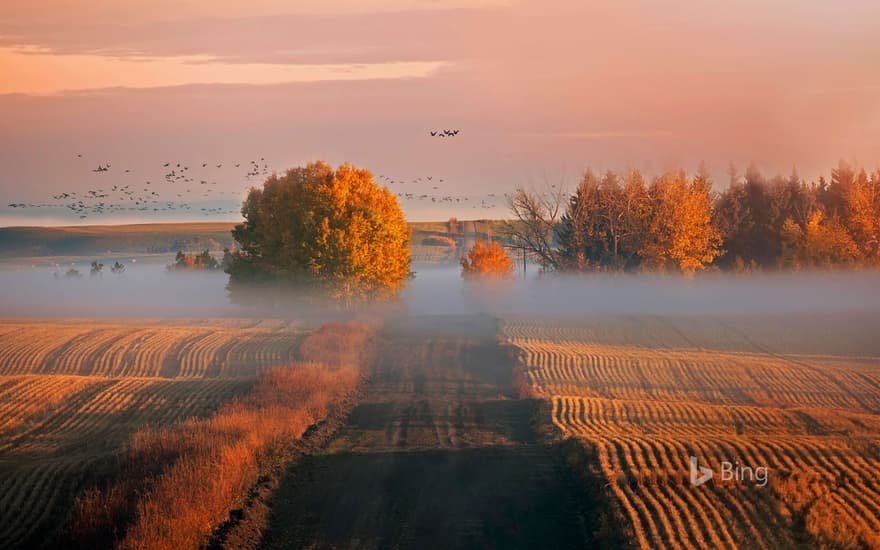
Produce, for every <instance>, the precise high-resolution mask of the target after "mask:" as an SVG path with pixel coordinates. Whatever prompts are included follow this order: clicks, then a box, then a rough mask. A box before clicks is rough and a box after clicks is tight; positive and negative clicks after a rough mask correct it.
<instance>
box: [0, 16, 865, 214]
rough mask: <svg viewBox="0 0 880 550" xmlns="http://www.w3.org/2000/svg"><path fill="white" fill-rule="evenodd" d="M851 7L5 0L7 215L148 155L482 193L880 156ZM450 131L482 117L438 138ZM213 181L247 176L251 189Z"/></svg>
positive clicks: (806, 168)
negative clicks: (595, 177) (259, 161)
mask: <svg viewBox="0 0 880 550" xmlns="http://www.w3.org/2000/svg"><path fill="white" fill-rule="evenodd" d="M291 5H293V6H294V7H291ZM843 6H844V3H830V2H825V1H821V0H801V1H795V0H763V1H758V0H746V1H742V2H735V3H730V2H721V1H717V0H711V1H707V2H692V1H685V0H669V1H664V2H654V1H648V0H643V1H636V0H623V1H617V2H612V1H601V2H589V3H588V2H581V1H575V0H571V1H562V0H549V1H537V0H535V1H519V2H517V1H503V0H496V1H486V2H468V1H464V0H455V1H445V0H425V1H419V0H380V1H368V0H366V1H365V0H357V1H355V0H343V1H336V2H332V1H328V2H324V1H317V0H314V1H311V0H309V1H304V2H293V3H292V2H287V1H282V0H253V1H250V2H247V3H242V2H238V1H233V0H221V1H215V2H196V1H194V0H187V1H182V2H181V1H179V0H158V1H154V2H141V1H134V0H115V1H114V0H100V1H99V0H81V1H77V2H74V1H70V0H64V1H61V0H50V1H48V2H41V3H35V2H31V1H24V0H6V1H5V2H3V4H2V6H0V74H2V75H3V78H2V79H0V166H2V168H0V198H2V205H3V206H0V224H2V223H4V219H7V218H4V216H7V215H8V214H9V212H8V209H7V210H5V209H3V208H4V207H5V205H6V204H7V203H9V202H19V201H21V202H25V201H39V200H42V199H46V198H49V197H50V196H51V195H52V194H55V193H58V192H61V191H63V190H69V189H82V190H85V189H89V188H91V187H92V186H94V185H95V180H94V178H95V175H94V174H93V173H92V172H91V170H90V169H91V168H93V166H92V165H96V164H98V163H100V162H113V163H114V164H115V165H116V166H122V165H125V166H127V167H130V169H131V170H132V172H131V174H132V175H128V176H125V177H123V176H121V175H118V174H114V175H112V176H111V177H112V178H116V179H114V180H113V181H114V183H115V182H118V183H120V184H123V183H124V182H127V181H128V180H127V179H125V178H130V179H131V178H135V177H137V178H142V179H144V178H145V179H149V178H151V177H152V178H157V177H158V178H160V177H161V171H157V165H158V166H161V163H163V162H166V161H168V160H169V159H179V160H182V161H184V162H187V163H197V162H199V160H201V159H211V161H212V162H214V161H215V160H216V161H217V162H219V161H221V160H222V159H229V160H230V161H231V160H232V159H233V158H235V159H239V160H242V159H246V158H248V157H251V156H258V157H264V158H267V159H269V161H271V165H272V167H273V168H277V169H281V168H284V167H287V166H292V165H296V164H299V163H303V162H306V161H308V160H310V159H314V158H324V159H327V160H329V161H330V162H332V163H339V162H342V161H351V162H354V163H357V164H360V165H364V166H366V167H368V168H371V169H372V170H373V171H374V172H375V173H377V174H378V173H384V174H388V175H390V176H391V177H393V178H397V179H404V178H406V179H414V178H416V177H420V176H424V175H429V174H431V175H435V176H436V177H437V178H438V179H439V178H443V179H444V180H445V181H444V188H443V189H441V191H446V192H448V193H450V194H466V193H467V194H472V195H480V194H485V195H488V194H489V193H493V194H494V193H500V192H504V191H508V190H511V189H512V188H514V187H516V186H517V185H523V184H527V183H528V182H529V181H536V180H542V179H554V180H557V179H562V178H565V179H566V180H567V181H568V182H569V183H573V182H574V180H575V179H576V176H577V174H578V173H579V172H580V171H581V170H583V169H584V168H586V167H588V166H590V167H593V168H595V169H599V170H601V169H605V168H625V167H639V168H643V169H645V170H647V171H649V172H656V171H658V170H662V169H664V168H667V167H671V166H676V165H683V166H684V167H686V168H689V169H693V168H695V167H696V166H697V165H698V164H699V163H700V162H701V161H703V162H705V163H706V164H707V165H708V166H709V168H710V170H711V171H712V172H713V173H715V174H717V179H719V180H720V179H722V178H723V173H724V172H725V171H726V168H727V165H728V163H729V162H735V163H737V164H739V165H740V166H743V167H744V166H745V164H747V163H748V162H750V161H754V162H756V163H758V165H759V166H761V167H763V168H764V169H765V171H767V172H775V171H781V172H785V173H788V172H789V171H790V170H791V167H792V166H795V165H796V166H797V167H798V169H799V171H800V172H801V173H802V174H805V175H808V176H811V177H815V176H817V175H818V174H819V173H820V172H822V171H824V172H827V171H828V169H829V168H830V166H831V165H832V164H834V163H836V160H837V159H838V158H840V157H845V158H848V159H851V160H853V161H855V162H857V163H861V164H864V165H866V166H867V167H868V168H876V167H878V165H880V138H878V136H880V71H877V67H880V39H878V34H877V32H876V30H877V28H880V3H878V2H874V1H870V0H851V1H848V2H846V3H845V7H843ZM436 127H440V128H445V127H450V128H452V127H455V128H461V134H460V135H459V136H457V137H456V138H455V139H454V140H450V141H448V142H439V141H438V140H436V139H434V140H432V139H430V138H429V137H428V136H427V131H428V130H429V129H432V128H436ZM76 154H83V155H84V158H86V159H88V160H87V161H80V160H79V159H77V157H76ZM133 174H136V176H134V175H133ZM101 177H103V175H102V176H101ZM213 177H216V178H217V179H218V184H219V185H220V186H221V187H223V189H225V190H228V191H230V192H232V191H235V190H239V191H240V190H242V189H243V188H244V187H245V186H246V185H247V183H248V182H247V181H245V180H244V179H243V178H242V177H241V175H240V174H232V173H218V174H214V175H213ZM107 179H108V178H105V181H106V180H107ZM250 183H254V182H250ZM392 187H394V186H392ZM393 190H394V191H396V192H397V191H409V192H415V193H434V191H432V190H431V189H430V188H427V189H419V188H418V187H417V186H416V185H410V187H409V188H406V187H400V188H393ZM230 200H232V199H230ZM405 206H407V205H405ZM407 208H408V209H410V210H411V211H412V215H413V216H414V217H445V216H448V215H451V214H456V215H458V216H459V217H476V216H477V211H468V210H464V211H456V210H455V208H456V207H455V206H451V207H450V206H449V205H445V206H444V207H443V208H441V207H439V206H438V205H436V204H421V205H418V207H417V205H416V204H412V205H410V206H408V207H407ZM499 213H500V210H499ZM479 215H480V216H484V215H487V214H486V213H480V214H479ZM92 221H93V222H95V221H96V220H92Z"/></svg>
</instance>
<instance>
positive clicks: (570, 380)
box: [505, 319, 880, 548]
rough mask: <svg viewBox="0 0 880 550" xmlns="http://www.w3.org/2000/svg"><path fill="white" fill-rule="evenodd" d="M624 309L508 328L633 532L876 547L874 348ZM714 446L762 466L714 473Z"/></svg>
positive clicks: (678, 539) (670, 542) (878, 397)
mask: <svg viewBox="0 0 880 550" xmlns="http://www.w3.org/2000/svg"><path fill="white" fill-rule="evenodd" d="M630 323H631V324H630V326H629V328H627V327H626V324H625V322H624V321H621V322H619V323H618V324H617V325H615V324H614V323H610V324H609V326H606V327H601V326H597V325H592V326H587V327H584V326H580V327H578V326H575V325H573V324H566V323H562V322H558V324H557V326H553V323H552V321H548V320H544V321H542V322H538V323H535V324H534V325H532V326H529V323H528V322H527V321H525V320H522V319H520V320H517V321H515V322H513V323H511V324H509V325H508V327H507V328H506V329H505V332H506V334H507V336H508V338H509V341H510V342H511V343H513V344H515V345H516V346H517V347H519V348H520V350H521V361H520V365H519V369H520V371H521V374H520V376H521V377H522V378H523V379H524V380H525V381H527V382H528V384H529V385H530V386H531V391H532V392H533V393H534V394H535V395H538V396H541V397H543V398H545V399H548V400H549V401H550V402H551V404H552V421H553V424H554V425H555V426H556V427H557V428H558V429H559V431H560V432H562V434H563V435H564V436H567V437H574V438H577V439H579V440H581V441H583V442H584V444H585V445H588V446H589V447H591V448H593V449H595V450H596V453H597V456H598V460H599V463H600V466H601V472H602V475H604V477H605V478H606V482H607V489H608V491H609V492H610V494H611V495H612V496H613V498H614V500H615V501H616V502H617V503H618V505H619V509H620V510H622V512H623V514H624V515H625V516H626V521H627V523H628V525H629V532H630V536H631V538H632V540H633V542H634V543H635V544H636V545H638V546H640V547H642V548H656V547H669V548H705V547H712V548H737V547H743V546H748V547H756V548H779V547H786V548H787V547H795V546H799V545H800V546H806V547H817V548H880V536H878V533H880V504H878V503H880V460H878V459H880V456H878V447H877V445H876V444H875V443H874V444H872V442H876V441H877V440H878V437H880V371H878V369H877V365H878V364H880V360H878V358H876V357H871V356H865V355H864V354H863V352H862V350H861V349H848V350H846V352H847V353H848V354H850V355H844V356H832V355H819V354H813V355H797V354H791V353H784V354H783V353H775V352H772V351H770V350H769V349H766V348H765V347H763V346H758V345H754V344H753V343H750V342H753V341H754V339H753V338H752V337H750V336H749V335H744V334H739V335H737V334H736V333H733V335H732V336H731V333H728V332H726V331H725V330H723V328H724V327H718V326H713V322H712V321H711V320H704V321H703V325H701V326H699V330H694V331H678V330H674V328H675V327H673V328H672V329H671V328H670V323H668V322H663V320H657V319H633V320H631V321H630ZM652 326H653V327H656V329H657V330H656V331H654V332H650V330H649V331H646V327H652ZM694 326H695V327H696V326H697V325H696V322H695V325H694ZM694 335H695V336H694ZM692 336H693V338H697V339H700V341H701V344H702V345H700V346H696V345H694V340H693V339H692V338H691V337H692ZM725 338H729V339H731V338H736V339H738V340H739V341H737V342H732V341H730V340H727V341H725ZM854 341H855V340H854ZM785 343H786V345H787V346H791V345H793V344H792V343H793V340H792V339H789V340H786V341H785ZM676 344H677V345H676ZM704 346H705V347H704ZM706 347H714V348H716V349H721V350H727V351H707V350H706V349H705V348H706ZM691 455H695V456H698V457H699V458H700V461H701V463H702V464H703V465H709V466H711V467H713V468H714V469H715V471H716V478H715V479H713V480H712V481H711V482H710V483H708V484H707V485H704V486H702V487H693V486H691V484H690V480H689V462H688V457H689V456H691ZM722 461H729V462H733V461H738V462H739V463H740V464H744V465H751V466H766V467H768V468H769V471H770V474H769V482H768V484H767V486H766V487H757V486H755V485H754V484H749V483H742V482H724V481H721V480H720V479H718V477H719V476H718V468H719V465H720V463H721V462H722Z"/></svg>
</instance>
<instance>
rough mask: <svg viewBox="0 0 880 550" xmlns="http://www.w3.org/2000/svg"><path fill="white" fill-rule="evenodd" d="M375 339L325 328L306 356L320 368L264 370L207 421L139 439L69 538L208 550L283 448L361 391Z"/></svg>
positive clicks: (89, 497) (358, 330) (353, 329)
mask: <svg viewBox="0 0 880 550" xmlns="http://www.w3.org/2000/svg"><path fill="white" fill-rule="evenodd" d="M371 334H372V331H371V330H370V328H369V327H367V326H366V325H352V326H345V325H330V326H327V327H324V328H322V329H319V330H318V331H316V332H315V333H314V334H313V335H310V336H309V337H307V338H306V339H305V341H304V342H303V350H302V354H303V355H304V356H307V357H309V359H310V360H311V361H316V360H318V361H321V363H317V362H307V363H297V364H294V365H291V366H287V367H275V368H271V369H267V370H265V371H263V372H262V373H261V374H260V377H259V381H258V382H257V384H256V385H255V386H254V388H253V389H252V390H251V391H250V392H249V393H247V394H245V395H243V396H241V397H239V398H237V399H234V400H233V401H231V402H229V403H227V404H226V405H224V406H223V407H222V408H221V409H220V410H218V411H217V413H216V414H215V415H214V416H212V417H210V418H207V419H193V420H189V421H187V422H184V423H182V424H179V425H174V426H169V427H162V428H149V429H144V430H141V431H139V432H137V433H135V434H134V436H133V437H132V440H131V446H130V449H129V451H128V452H127V453H126V455H125V457H124V459H123V465H122V470H121V472H120V475H119V476H118V477H117V479H118V481H117V482H116V483H115V484H113V485H110V486H109V487H106V488H104V489H100V490H98V489H96V490H92V491H90V492H89V493H88V494H86V496H85V497H84V498H83V499H82V500H81V501H80V503H79V505H78V509H77V513H76V515H75V518H74V520H73V521H72V522H71V524H70V528H69V534H70V536H71V538H73V539H74V540H77V541H78V543H79V544H81V545H82V546H83V547H95V546H102V547H106V546H109V545H112V544H114V543H115V544H116V546H117V547H119V548H132V549H135V548H138V549H144V548H149V549H164V548H167V549H184V548H199V547H201V546H203V545H204V544H205V543H206V542H207V540H208V538H209V537H210V535H211V533H212V532H213V531H214V529H216V528H217V527H218V526H219V525H220V524H221V523H222V522H223V521H225V520H226V519H227V518H228V517H229V513H230V511H231V510H234V509H236V508H239V507H240V506H241V505H242V503H243V502H244V500H245V499H246V497H247V494H248V491H249V490H250V488H251V487H253V486H254V485H255V484H256V483H257V481H258V479H259V477H260V476H261V475H262V474H264V473H265V472H266V471H267V469H268V468H270V467H271V466H272V464H273V462H274V461H277V460H279V459H280V458H281V457H283V451H284V449H285V447H286V446H287V445H289V444H290V443H291V442H292V441H293V440H295V439H296V438H298V437H299V436H300V435H301V434H302V433H303V432H304V431H305V430H306V428H307V427H308V426H310V425H312V424H314V423H315V422H317V421H319V420H321V419H323V418H325V417H326V416H327V414H328V413H329V412H330V410H331V408H332V407H333V406H335V405H336V404H337V403H339V402H340V400H341V399H343V398H344V397H345V396H347V395H348V394H350V393H351V392H352V391H353V390H354V389H355V387H356V386H357V384H358V381H359V379H360V376H361V373H360V370H359V365H360V361H361V360H363V359H364V358H365V357H366V356H365V352H368V350H369V348H370V347H371V346H370V345H369V341H370V337H371ZM169 511H173V512H172V513H169Z"/></svg>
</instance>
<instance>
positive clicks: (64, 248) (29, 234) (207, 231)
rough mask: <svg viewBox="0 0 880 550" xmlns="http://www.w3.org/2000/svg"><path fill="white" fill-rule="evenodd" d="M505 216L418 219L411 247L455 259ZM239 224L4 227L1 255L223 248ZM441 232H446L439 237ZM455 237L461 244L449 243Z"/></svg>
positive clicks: (420, 258)
mask: <svg viewBox="0 0 880 550" xmlns="http://www.w3.org/2000/svg"><path fill="white" fill-rule="evenodd" d="M502 224H503V222H502V221H499V220H470V221H461V222H459V227H458V228H456V230H454V231H452V232H450V227H449V224H448V223H447V222H413V223H410V224H409V225H410V227H411V228H412V232H413V233H412V245H411V248H412V253H413V260H414V261H416V262H445V261H456V259H457V258H458V250H460V249H461V248H463V247H467V246H470V244H471V243H472V242H473V240H474V239H477V238H482V239H486V238H489V237H492V238H498V236H499V234H500V229H501V225H502ZM234 225H235V224H233V223H228V222H223V223H216V222H194V223H151V224H131V225H84V226H69V227H0V258H2V259H9V258H30V257H41V256H90V257H91V256H94V257H99V256H102V255H114V254H126V255H128V254H133V255H134V254H168V253H172V254H173V253H176V252H177V251H179V250H182V251H184V252H195V251H202V250H205V249H206V248H207V249H208V250H211V251H216V252H219V251H221V250H223V249H224V248H227V247H229V248H231V247H232V245H233V241H232V235H231V233H230V232H231V231H232V228H233V227H234ZM438 237H442V238H438ZM451 243H456V244H457V246H449V244H451Z"/></svg>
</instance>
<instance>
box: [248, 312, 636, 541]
mask: <svg viewBox="0 0 880 550" xmlns="http://www.w3.org/2000/svg"><path fill="white" fill-rule="evenodd" d="M497 334H498V332H497V325H496V321H495V320H494V319H492V318H489V317H482V316H473V317H418V318H412V317H410V318H405V319H399V320H397V321H391V322H389V323H388V324H387V325H386V327H385V329H384V334H383V341H384V342H386V344H384V345H383V349H382V350H381V352H380V356H379V361H378V362H377V365H376V367H375V371H374V372H373V373H372V374H371V376H370V381H369V382H368V383H367V384H366V386H365V389H364V392H363V394H362V397H361V400H360V401H359V403H358V405H357V406H355V407H354V409H353V410H352V411H351V413H350V414H349V415H348V418H347V420H346V422H345V424H344V425H342V426H341V427H340V428H339V429H338V430H337V431H336V433H335V436H334V437H333V438H331V439H329V440H328V441H327V442H326V444H324V445H322V447H321V448H320V449H319V450H317V451H315V452H313V453H310V454H309V455H307V456H304V457H302V458H301V459H300V460H298V461H297V462H296V463H295V464H293V465H292V466H291V467H290V468H289V469H288V470H287V471H286V473H285V474H284V475H283V476H282V477H281V479H280V481H279V483H278V486H277V488H275V489H274V491H273V492H272V496H271V498H270V499H269V503H268V504H269V509H270V511H269V518H268V521H269V524H268V528H267V529H266V531H265V533H264V534H263V538H262V547H264V548H476V547H479V548H525V547H529V548H535V547H542V548H577V547H595V546H597V545H598V546H602V545H607V544H608V541H609V540H612V539H616V540H619V537H618V536H617V534H613V536H612V537H611V539H609V538H608V537H609V535H608V534H607V533H606V532H604V531H603V528H600V527H599V522H600V519H601V521H602V522H604V523H607V521H606V517H605V516H604V512H603V510H605V511H607V508H608V503H607V502H606V501H605V499H604V498H603V497H602V495H601V493H600V491H598V490H597V489H596V488H597V487H599V486H600V485H601V484H599V483H595V479H593V477H591V476H592V474H591V473H589V471H588V470H589V468H585V467H580V466H579V467H578V468H572V467H571V465H572V464H581V465H582V464H583V461H580V462H579V461H578V460H572V457H571V453H570V451H565V452H563V451H562V450H561V449H563V448H566V449H570V448H572V446H570V445H569V446H565V445H563V444H560V443H559V442H550V441H547V440H545V439H543V438H542V437H540V436H539V435H538V432H539V428H540V426H541V425H543V424H544V423H545V421H546V419H545V418H544V417H545V416H546V411H545V410H544V405H542V403H541V402H539V401H534V400H529V399H519V398H518V397H517V395H515V391H514V384H513V382H514V380H513V366H514V365H515V358H514V355H513V353H512V351H511V350H510V349H508V348H506V347H505V346H503V345H500V344H499V342H498V340H497V338H498V337H497ZM574 447H577V448H582V447H579V446H574ZM605 530H607V529H605ZM597 533H601V536H602V537H603V538H602V540H598V539H597V536H598V535H597Z"/></svg>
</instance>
